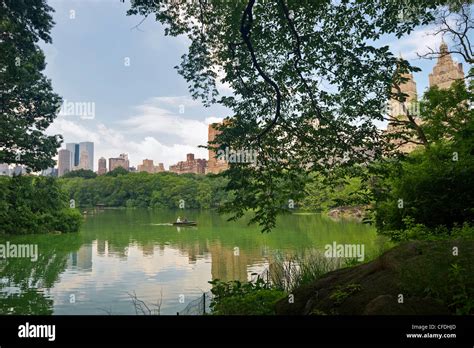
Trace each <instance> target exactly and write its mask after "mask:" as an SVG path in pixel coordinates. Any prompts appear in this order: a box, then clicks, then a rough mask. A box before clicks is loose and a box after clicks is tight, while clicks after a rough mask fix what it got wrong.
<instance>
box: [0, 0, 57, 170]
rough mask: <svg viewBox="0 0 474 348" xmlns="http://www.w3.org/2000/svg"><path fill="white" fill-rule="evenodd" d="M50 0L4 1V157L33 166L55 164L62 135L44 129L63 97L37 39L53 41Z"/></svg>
mask: <svg viewBox="0 0 474 348" xmlns="http://www.w3.org/2000/svg"><path fill="white" fill-rule="evenodd" d="M51 12H53V9H52V7H50V6H48V5H47V4H46V0H30V1H17V0H5V1H2V5H1V6H0V31H1V32H2V39H1V40H0V51H1V52H2V54H1V55H0V80H1V81H2V83H1V90H0V94H1V96H2V97H1V103H0V114H1V115H2V117H1V118H0V163H16V164H23V165H26V166H28V167H29V168H31V169H33V170H40V169H45V168H47V167H52V166H53V165H54V163H55V162H54V160H53V159H52V158H53V157H54V156H55V155H56V150H57V148H58V147H59V146H60V144H61V141H62V137H61V136H60V135H52V136H49V135H46V134H44V131H45V130H46V129H47V128H48V126H49V125H50V124H51V123H52V122H53V120H54V119H55V117H56V112H57V109H58V106H59V104H60V102H61V98H60V97H59V96H58V95H57V94H55V93H54V92H53V90H52V87H51V81H50V80H48V79H47V78H46V77H45V76H44V75H43V73H42V71H43V70H44V68H45V66H46V63H45V57H44V54H43V52H42V51H41V49H40V48H39V46H38V45H37V42H38V41H39V40H42V41H44V42H46V43H51V37H50V36H49V33H50V31H51V28H52V26H53V24H54V22H53V19H52V16H51Z"/></svg>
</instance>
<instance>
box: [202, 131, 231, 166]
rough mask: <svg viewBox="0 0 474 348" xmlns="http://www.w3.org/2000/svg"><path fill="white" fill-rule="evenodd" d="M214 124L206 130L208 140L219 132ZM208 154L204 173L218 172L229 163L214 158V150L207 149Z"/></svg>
mask: <svg viewBox="0 0 474 348" xmlns="http://www.w3.org/2000/svg"><path fill="white" fill-rule="evenodd" d="M216 126H217V124H216V123H213V124H210V125H209V127H208V132H207V140H208V142H211V141H214V139H215V138H216V136H217V135H218V134H219V133H220V131H219V130H218V129H217V128H216ZM213 146H214V147H217V146H218V144H213ZM208 155H209V160H208V161H207V168H206V173H213V174H218V173H220V172H222V171H224V170H226V169H227V168H228V167H229V165H228V164H227V162H226V161H225V160H224V159H219V158H216V152H215V151H214V150H212V149H209V150H208Z"/></svg>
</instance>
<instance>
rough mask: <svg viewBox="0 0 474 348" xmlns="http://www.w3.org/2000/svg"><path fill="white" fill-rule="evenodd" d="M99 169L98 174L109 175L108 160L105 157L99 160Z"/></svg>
mask: <svg viewBox="0 0 474 348" xmlns="http://www.w3.org/2000/svg"><path fill="white" fill-rule="evenodd" d="M98 164H99V169H97V174H99V175H104V174H105V173H107V160H106V159H105V158H104V157H101V158H99V163H98Z"/></svg>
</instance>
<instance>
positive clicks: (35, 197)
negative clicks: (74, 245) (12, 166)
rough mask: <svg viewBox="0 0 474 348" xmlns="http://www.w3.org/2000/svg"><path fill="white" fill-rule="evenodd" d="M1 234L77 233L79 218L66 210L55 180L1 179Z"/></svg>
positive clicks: (64, 197) (66, 201) (27, 177)
mask: <svg viewBox="0 0 474 348" xmlns="http://www.w3.org/2000/svg"><path fill="white" fill-rule="evenodd" d="M0 188H1V189H0V192H1V198H2V199H1V200H0V202H1V203H0V226H1V230H0V234H34V233H48V232H55V231H60V232H77V231H78V230H79V227H80V224H81V221H82V216H81V214H80V213H79V212H78V211H77V210H75V209H70V208H69V207H68V200H67V198H66V195H65V193H64V192H63V191H62V189H61V187H60V186H59V184H58V183H57V181H56V180H55V179H54V178H51V177H35V176H22V175H20V176H14V177H11V178H10V177H5V176H2V177H0Z"/></svg>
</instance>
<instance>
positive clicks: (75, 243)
mask: <svg viewBox="0 0 474 348" xmlns="http://www.w3.org/2000/svg"><path fill="white" fill-rule="evenodd" d="M186 214H187V217H188V219H189V220H195V221H198V226H197V227H189V228H186V227H175V226H172V225H170V224H169V222H171V221H173V220H174V219H175V218H176V215H177V213H176V212H173V211H151V210H105V211H96V212H95V213H94V214H92V215H88V216H87V219H86V222H85V224H84V226H83V228H82V230H81V232H80V233H77V234H69V235H40V236H21V237H20V236H18V237H11V238H8V239H6V238H3V239H2V240H0V243H6V241H10V243H18V244H21V243H36V244H38V250H39V258H38V261H37V262H32V261H31V260H30V259H7V260H1V261H0V313H2V314H10V313H15V314H28V313H29V314H50V313H54V314H104V312H106V313H112V314H134V313H135V310H134V307H133V305H132V301H131V298H130V296H129V294H130V293H136V295H137V297H138V298H139V299H141V300H144V301H145V302H147V303H150V304H151V303H156V302H157V301H158V300H159V299H160V297H162V306H161V313H162V314H176V312H177V311H179V310H181V309H183V308H184V307H185V306H186V303H188V302H189V301H191V300H193V299H194V298H196V297H198V296H199V295H200V294H201V293H202V291H207V290H209V289H210V285H209V284H208V281H209V280H211V279H216V278H218V279H222V280H233V279H238V280H247V279H249V278H250V274H251V273H253V272H261V271H262V270H263V269H264V268H265V267H267V266H268V263H269V262H271V260H272V256H273V255H275V253H283V254H294V253H296V252H302V251H305V250H309V249H311V250H312V249H317V250H320V251H323V250H324V246H325V245H326V244H331V243H332V242H333V241H336V242H337V243H351V244H352V243H353V244H360V243H364V244H365V250H366V253H368V254H370V253H373V252H377V249H378V248H379V247H380V245H379V243H380V242H381V241H380V240H379V239H378V238H377V237H376V234H375V231H374V229H373V228H371V227H368V226H366V225H362V224H358V223H355V222H349V221H343V222H334V221H331V220H330V219H327V218H324V217H321V216H320V215H293V216H284V217H282V218H281V219H280V221H279V223H278V228H277V229H276V230H274V231H272V232H271V233H269V234H262V233H260V232H259V230H258V228H257V227H255V226H250V227H249V226H247V225H246V222H245V221H240V222H227V221H226V219H225V217H221V216H219V215H217V214H215V213H213V212H199V211H189V212H186ZM183 297H184V303H181V302H180V300H182V299H183Z"/></svg>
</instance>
